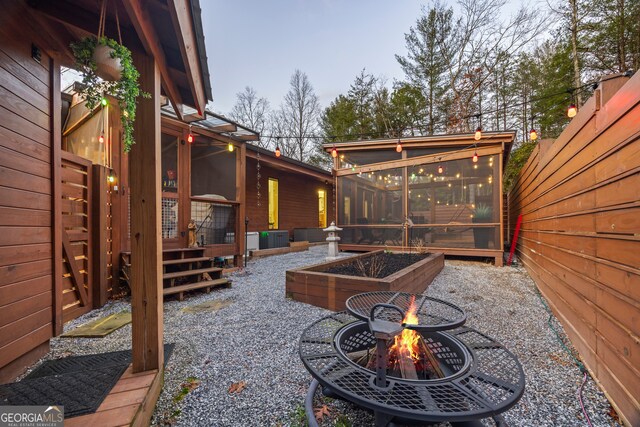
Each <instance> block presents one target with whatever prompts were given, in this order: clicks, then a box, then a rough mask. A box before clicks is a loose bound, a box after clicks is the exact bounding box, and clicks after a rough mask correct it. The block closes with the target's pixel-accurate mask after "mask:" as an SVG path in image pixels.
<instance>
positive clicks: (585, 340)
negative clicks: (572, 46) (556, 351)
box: [508, 73, 640, 425]
mask: <svg viewBox="0 0 640 427" xmlns="http://www.w3.org/2000/svg"><path fill="white" fill-rule="evenodd" d="M508 212H509V217H510V218H509V224H510V230H509V235H510V236H512V235H513V232H514V228H515V224H516V220H517V217H518V215H519V214H522V215H523V222H522V228H521V231H520V237H519V239H518V245H517V252H518V254H519V256H520V259H521V260H522V262H523V264H524V265H525V267H526V269H527V270H528V272H529V273H530V275H531V277H532V278H533V279H534V280H535V281H536V284H537V285H538V288H539V289H540V292H541V293H542V294H543V295H544V297H545V298H546V299H547V301H549V304H550V306H551V307H552V309H553V311H554V313H555V314H556V315H557V316H558V318H559V319H560V321H561V322H562V323H563V325H564V327H565V330H566V331H567V334H568V335H569V337H570V339H571V341H572V343H573V345H574V346H575V348H576V349H577V350H578V351H579V352H580V356H581V357H582V359H583V361H584V363H585V365H586V366H587V368H588V369H589V370H590V372H591V373H592V375H593V376H594V377H595V378H596V380H597V381H598V382H599V383H600V385H601V386H602V388H603V389H604V390H605V392H606V393H607V396H608V397H609V398H610V400H611V401H612V403H613V404H614V406H615V407H616V409H617V410H618V412H619V414H620V415H621V417H622V418H623V420H624V421H625V422H626V423H628V424H629V425H640V73H637V74H636V75H635V76H634V77H632V78H631V79H629V78H627V77H623V76H617V77H613V78H610V79H607V80H605V79H603V81H602V82H601V83H600V86H599V88H598V89H597V90H596V92H595V94H594V96H593V97H592V98H591V99H589V100H588V101H587V103H586V104H585V105H584V106H583V107H582V109H581V111H580V112H579V114H578V115H577V116H576V117H574V119H573V120H572V122H571V123H570V124H569V126H567V128H566V129H565V131H564V132H563V133H562V134H561V135H560V136H559V137H558V139H556V140H555V141H541V143H540V144H539V145H538V146H537V147H536V148H535V150H534V151H533V153H532V154H531V156H530V158H529V161H528V162H527V164H526V165H525V167H524V168H523V169H522V171H521V173H520V175H519V177H518V180H517V182H516V184H515V186H514V188H513V189H512V191H511V192H510V193H509V210H508Z"/></svg>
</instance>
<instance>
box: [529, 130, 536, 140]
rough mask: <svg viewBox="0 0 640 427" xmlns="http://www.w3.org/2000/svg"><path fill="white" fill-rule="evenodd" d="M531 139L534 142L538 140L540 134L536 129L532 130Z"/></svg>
mask: <svg viewBox="0 0 640 427" xmlns="http://www.w3.org/2000/svg"><path fill="white" fill-rule="evenodd" d="M529 138H531V140H532V141H535V140H536V139H538V132H536V130H535V129H534V128H531V131H530V132H529Z"/></svg>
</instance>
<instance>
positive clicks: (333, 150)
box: [331, 145, 338, 159]
mask: <svg viewBox="0 0 640 427" xmlns="http://www.w3.org/2000/svg"><path fill="white" fill-rule="evenodd" d="M331 157H333V158H334V159H335V158H336V157H338V150H336V146H335V145H334V146H333V148H332V149H331Z"/></svg>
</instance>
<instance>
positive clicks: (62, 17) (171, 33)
mask: <svg viewBox="0 0 640 427" xmlns="http://www.w3.org/2000/svg"><path fill="white" fill-rule="evenodd" d="M27 4H28V5H29V6H30V7H31V10H32V11H33V16H34V19H36V20H37V21H38V23H39V24H40V25H41V27H42V29H43V31H44V32H45V33H47V35H48V36H50V38H51V39H52V40H53V41H54V42H55V45H56V47H57V48H58V52H57V53H58V55H59V56H60V60H61V63H62V64H63V65H65V66H68V67H74V61H73V55H72V53H71V49H70V48H69V44H70V43H71V42H73V41H75V40H78V39H79V38H81V37H84V36H87V35H91V34H96V33H97V30H98V23H99V18H100V4H101V2H100V1H83V0H57V1H55V2H52V1H49V0H27ZM116 11H117V18H118V21H119V23H120V30H121V34H122V43H123V44H124V45H125V46H127V47H128V48H129V49H130V50H132V51H133V50H137V51H141V52H146V53H147V54H149V55H151V56H153V57H154V58H155V59H156V61H157V63H158V67H159V69H160V73H161V77H162V92H163V94H164V95H166V96H167V97H168V98H169V99H170V101H171V104H172V105H173V107H174V109H175V111H176V114H177V115H178V116H180V117H181V116H182V114H183V113H182V109H183V105H189V106H192V107H194V108H195V110H196V112H197V113H200V114H201V113H202V112H204V109H205V106H206V103H207V100H211V99H212V96H211V85H210V82H209V79H210V76H209V68H208V65H207V57H206V52H205V48H204V36H203V34H202V22H201V17H200V4H199V0H175V1H167V0H150V1H142V0H109V1H108V4H107V17H106V29H105V35H106V36H107V37H110V38H112V39H114V40H118V38H119V37H118V30H117V28H118V26H117V23H116Z"/></svg>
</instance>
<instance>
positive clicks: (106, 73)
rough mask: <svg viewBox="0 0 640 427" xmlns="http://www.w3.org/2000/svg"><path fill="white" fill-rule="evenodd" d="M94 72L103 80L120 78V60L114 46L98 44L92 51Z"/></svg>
mask: <svg viewBox="0 0 640 427" xmlns="http://www.w3.org/2000/svg"><path fill="white" fill-rule="evenodd" d="M93 60H94V61H95V63H96V74H97V75H98V77H100V78H101V79H102V80H105V81H111V82H113V81H118V80H120V79H121V78H122V61H121V60H120V58H119V57H118V56H117V53H116V51H115V49H114V48H112V47H110V46H107V45H104V44H98V45H96V48H95V50H94V51H93Z"/></svg>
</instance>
